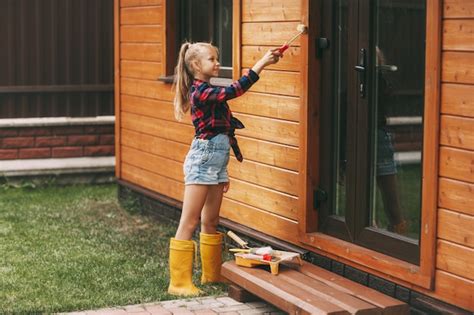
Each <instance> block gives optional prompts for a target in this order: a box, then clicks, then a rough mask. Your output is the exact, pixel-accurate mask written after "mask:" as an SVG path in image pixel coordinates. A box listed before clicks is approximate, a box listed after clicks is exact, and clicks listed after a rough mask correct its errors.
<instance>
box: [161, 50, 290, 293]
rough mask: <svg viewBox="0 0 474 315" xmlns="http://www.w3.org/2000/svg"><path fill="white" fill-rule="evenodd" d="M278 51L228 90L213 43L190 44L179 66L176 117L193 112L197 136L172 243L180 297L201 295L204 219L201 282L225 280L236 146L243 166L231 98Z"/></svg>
mask: <svg viewBox="0 0 474 315" xmlns="http://www.w3.org/2000/svg"><path fill="white" fill-rule="evenodd" d="M280 57H282V54H281V53H280V52H278V48H276V49H272V50H269V51H268V52H267V53H266V54H265V55H264V56H263V57H262V59H260V60H259V61H258V62H257V63H256V64H255V65H254V66H253V67H252V69H250V70H249V71H248V72H247V73H245V74H244V75H243V76H242V78H240V79H239V80H237V81H235V82H234V83H232V84H231V85H230V86H228V87H226V88H220V87H214V86H212V85H211V84H210V83H209V81H210V79H211V78H212V77H216V76H217V75H218V74H219V67H220V64H219V61H218V50H217V48H216V47H214V46H212V45H211V44H208V43H193V44H191V43H184V44H183V45H182V46H181V49H180V52H179V57H178V65H177V66H176V71H175V72H176V73H175V75H176V96H175V99H174V107H175V116H176V118H177V119H178V120H181V118H182V117H183V116H184V114H185V113H186V112H187V111H188V110H189V109H191V117H192V121H193V125H194V127H195V130H196V135H195V138H194V140H193V141H192V144H191V149H190V150H189V153H188V155H187V156H186V160H185V162H184V167H183V169H184V176H185V178H184V182H185V189H184V200H183V209H182V212H181V219H180V222H179V226H178V230H177V232H176V236H175V237H174V238H171V240H170V258H169V265H170V285H169V288H168V292H169V293H171V294H175V295H197V294H199V293H200V291H199V289H198V288H196V287H195V286H194V284H193V283H192V279H191V278H192V267H193V256H194V253H195V246H196V245H195V243H194V242H193V241H192V240H191V237H192V234H193V232H194V230H195V229H196V227H197V224H198V223H199V218H201V233H200V253H201V262H202V277H201V283H207V282H218V281H220V267H221V264H222V258H221V251H222V241H223V240H222V238H223V237H222V234H220V233H217V231H216V228H217V224H218V222H219V209H220V206H221V202H222V195H223V193H225V192H227V190H228V189H229V177H228V174H227V164H228V162H229V150H230V147H232V150H233V151H234V154H235V157H236V158H237V160H239V161H240V162H241V161H242V155H241V153H240V150H239V147H238V145H237V140H236V139H235V137H234V130H235V129H236V128H237V129H240V128H243V127H244V126H243V124H242V123H241V122H240V121H239V120H238V119H236V118H234V117H233V116H232V113H231V111H230V109H229V106H228V105H227V100H229V99H232V98H235V97H238V96H240V95H242V94H243V93H244V92H245V91H247V90H248V89H249V88H250V87H251V86H252V84H254V83H255V82H256V81H257V80H258V78H259V76H258V75H259V73H260V72H261V71H262V70H263V68H265V67H266V66H268V65H270V64H274V63H276V62H278V60H279V59H280Z"/></svg>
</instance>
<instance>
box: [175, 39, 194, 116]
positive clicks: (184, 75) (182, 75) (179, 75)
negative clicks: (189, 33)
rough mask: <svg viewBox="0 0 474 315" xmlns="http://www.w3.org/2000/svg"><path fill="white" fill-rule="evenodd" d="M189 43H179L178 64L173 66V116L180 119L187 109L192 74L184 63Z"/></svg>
mask: <svg viewBox="0 0 474 315" xmlns="http://www.w3.org/2000/svg"><path fill="white" fill-rule="evenodd" d="M190 46H191V44H190V43H188V42H185V43H184V44H182V45H181V49H180V50H179V55H178V64H177V65H176V68H175V83H174V86H175V90H176V94H175V96H174V116H175V117H176V119H177V120H181V119H182V118H183V116H184V114H185V113H186V112H187V111H188V110H189V90H190V88H191V84H192V83H193V79H194V76H193V75H192V73H191V72H190V71H189V69H188V66H187V65H186V52H187V51H188V49H189V47H190Z"/></svg>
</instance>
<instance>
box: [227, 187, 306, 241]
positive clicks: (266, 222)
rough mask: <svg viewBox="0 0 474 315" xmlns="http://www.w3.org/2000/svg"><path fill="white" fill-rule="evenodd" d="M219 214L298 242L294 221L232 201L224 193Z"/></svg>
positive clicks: (280, 237)
mask: <svg viewBox="0 0 474 315" xmlns="http://www.w3.org/2000/svg"><path fill="white" fill-rule="evenodd" d="M231 185H232V183H231ZM220 216H221V217H223V218H226V219H228V220H231V221H234V222H237V223H239V224H242V225H245V226H246V227H249V228H251V229H254V230H257V231H259V232H262V233H264V234H267V235H270V236H272V237H275V238H278V239H282V240H285V241H286V242H291V243H294V244H297V242H298V225H297V223H296V221H293V220H290V219H287V218H283V217H281V216H278V215H276V214H273V213H268V212H266V211H263V210H260V209H258V208H256V207H252V206H248V205H245V204H243V203H240V202H237V201H234V200H232V199H229V198H227V197H226V196H225V195H224V199H223V200H222V206H221V212H220Z"/></svg>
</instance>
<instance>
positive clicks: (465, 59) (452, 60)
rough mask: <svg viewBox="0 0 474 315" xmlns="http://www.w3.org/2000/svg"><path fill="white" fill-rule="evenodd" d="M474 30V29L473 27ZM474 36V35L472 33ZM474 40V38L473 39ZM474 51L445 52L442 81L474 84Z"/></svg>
mask: <svg viewBox="0 0 474 315" xmlns="http://www.w3.org/2000/svg"><path fill="white" fill-rule="evenodd" d="M473 31H474V29H473ZM472 37H474V35H472ZM472 41H473V42H474V39H472ZM473 60H474V51H472V52H454V51H449V52H444V53H443V57H442V72H441V73H442V78H441V79H442V81H443V82H450V83H467V84H474V62H472V61H473Z"/></svg>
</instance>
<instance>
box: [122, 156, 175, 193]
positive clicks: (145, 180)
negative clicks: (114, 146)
mask: <svg viewBox="0 0 474 315" xmlns="http://www.w3.org/2000/svg"><path fill="white" fill-rule="evenodd" d="M122 179H124V180H126V181H129V182H131V183H133V184H136V185H138V186H141V187H145V188H147V189H150V190H152V191H155V192H157V193H159V194H162V195H165V196H167V197H170V198H173V199H176V200H178V201H183V194H184V184H183V183H181V182H177V181H175V180H172V179H169V178H167V177H164V176H161V175H158V174H155V173H153V172H150V171H148V170H144V169H142V168H139V167H136V166H133V165H130V164H127V163H122Z"/></svg>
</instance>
